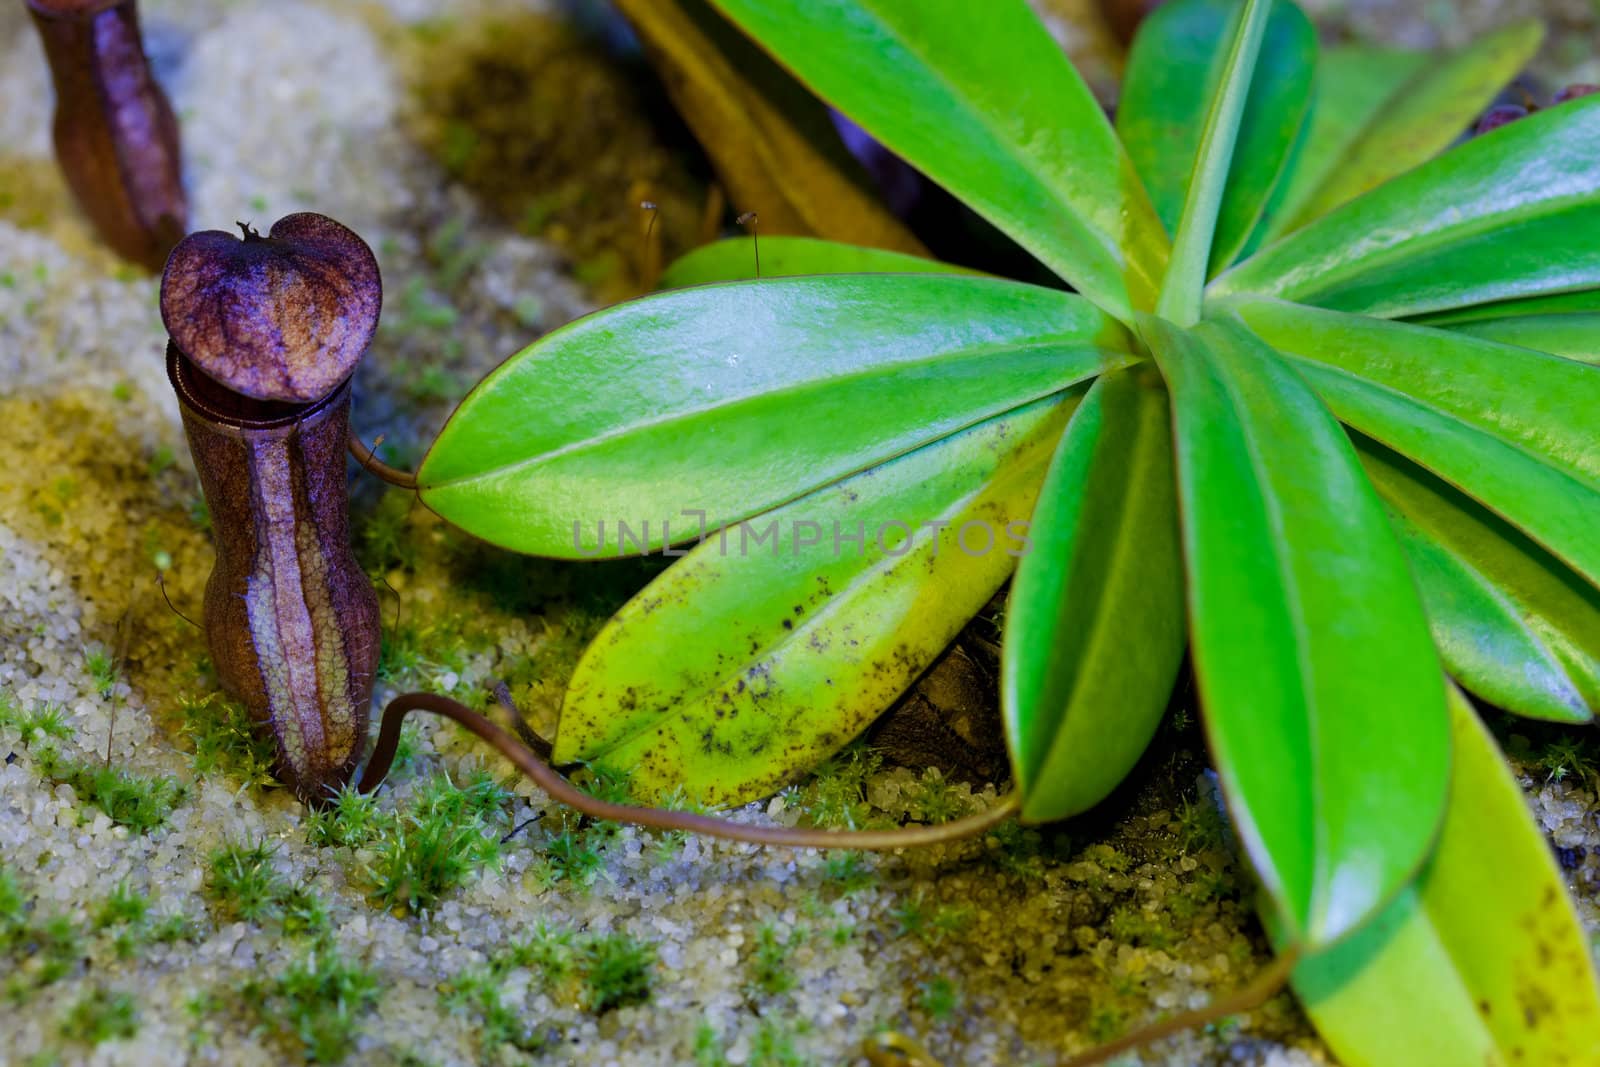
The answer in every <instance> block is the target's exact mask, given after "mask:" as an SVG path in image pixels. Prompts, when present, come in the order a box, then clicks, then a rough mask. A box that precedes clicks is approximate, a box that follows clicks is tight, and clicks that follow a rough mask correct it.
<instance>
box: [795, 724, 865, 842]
mask: <svg viewBox="0 0 1600 1067" xmlns="http://www.w3.org/2000/svg"><path fill="white" fill-rule="evenodd" d="M882 762H883V759H882V757H881V756H879V755H878V754H877V753H876V752H874V751H872V750H871V749H869V748H867V747H866V746H865V745H861V744H854V745H851V746H850V747H848V748H846V749H845V750H844V751H842V752H840V753H839V754H838V755H836V756H834V757H833V758H832V759H830V760H828V761H827V762H826V763H824V764H823V765H822V766H821V767H819V768H817V773H816V774H815V775H813V776H812V779H811V781H810V783H809V784H807V785H806V786H805V787H804V788H802V789H801V791H800V800H799V806H800V808H801V810H803V811H804V812H805V813H806V815H807V816H808V817H809V819H810V822H811V824H812V825H813V826H825V827H837V828H840V829H846V830H858V829H861V828H862V827H863V826H865V825H866V823H867V820H868V816H869V815H870V814H871V812H872V806H871V805H870V804H868V803H867V800H866V780H867V779H868V778H870V777H871V776H872V775H873V774H875V773H876V772H877V770H878V767H879V766H880V765H881V764H882Z"/></svg>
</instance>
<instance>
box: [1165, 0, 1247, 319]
mask: <svg viewBox="0 0 1600 1067" xmlns="http://www.w3.org/2000/svg"><path fill="white" fill-rule="evenodd" d="M1270 10H1271V0H1244V4H1243V6H1242V7H1240V9H1239V14H1238V18H1237V19H1236V20H1235V21H1234V23H1233V25H1232V27H1231V28H1230V32H1229V33H1228V34H1227V37H1226V41H1227V52H1226V55H1225V57H1224V59H1223V61H1222V69H1221V71H1220V73H1219V74H1218V77H1217V82H1216V85H1215V87H1214V88H1213V90H1212V92H1211V94H1210V95H1209V97H1208V103H1207V105H1206V117H1205V122H1204V124H1203V125H1202V126H1201V128H1200V141H1199V144H1198V146H1197V147H1196V148H1195V155H1194V169H1193V170H1192V171H1191V172H1190V176H1189V185H1188V189H1187V190H1186V191H1185V194H1184V200H1183V211H1182V213H1181V214H1180V215H1179V216H1178V233H1177V236H1176V237H1174V238H1173V242H1172V258H1171V260H1170V262H1169V263H1168V265H1167V274H1166V277H1165V278H1163V279H1162V282H1161V296H1160V300H1159V301H1158V302H1157V304H1156V307H1157V308H1158V309H1159V311H1160V313H1161V315H1162V317H1163V318H1167V319H1171V320H1173V321H1174V322H1177V323H1178V324H1179V325H1182V326H1190V325H1193V324H1194V323H1195V322H1196V321H1197V320H1198V319H1199V318H1200V294H1201V291H1202V290H1203V289H1204V288H1205V284H1206V279H1207V278H1208V277H1209V276H1210V274H1209V272H1208V271H1207V269H1206V268H1207V264H1209V263H1210V262H1211V252H1212V241H1213V239H1214V238H1215V236H1216V232H1217V223H1218V219H1219V213H1220V211H1221V208H1222V200H1223V195H1224V194H1225V193H1226V191H1227V188H1228V184H1229V181H1228V179H1229V168H1230V167H1231V165H1232V161H1233V154H1234V152H1233V150H1234V146H1235V145H1236V144H1237V143H1238V140H1239V125H1240V122H1241V121H1242V120H1243V117H1244V111H1245V103H1246V101H1247V100H1248V99H1249V95H1250V83H1251V81H1252V75H1253V72H1254V70H1255V67H1256V57H1257V56H1259V55H1260V53H1261V40H1262V38H1263V37H1264V36H1265V34H1266V28H1267V13H1268V12H1269V11H1270ZM1269 188H1270V185H1269Z"/></svg>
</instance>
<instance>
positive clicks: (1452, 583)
mask: <svg viewBox="0 0 1600 1067" xmlns="http://www.w3.org/2000/svg"><path fill="white" fill-rule="evenodd" d="M1357 446H1358V450H1359V451H1360V453H1361V458H1362V462H1363V464H1364V465H1365V466H1366V468H1367V474H1368V475H1369V476H1370V477H1371V478H1372V480H1373V484H1374V485H1376V486H1377V488H1378V492H1379V494H1380V495H1382V496H1383V498H1384V500H1385V502H1386V503H1387V504H1388V505H1389V508H1390V515H1391V520H1392V521H1393V522H1394V524H1395V529H1396V531H1397V532H1398V533H1399V534H1400V537H1401V541H1402V542H1403V543H1404V545H1405V548H1406V556H1407V558H1409V559H1410V561H1411V569H1412V573H1414V574H1415V575H1416V578H1417V585H1418V587H1419V589H1420V590H1421V592H1422V601H1423V606H1424V607H1425V608H1426V610H1427V612H1428V622H1429V624H1430V625H1431V627H1432V629H1433V636H1434V642H1435V644H1436V645H1437V646H1438V648H1439V654H1440V656H1441V657H1442V658H1443V659H1444V663H1445V666H1446V667H1447V668H1448V669H1449V671H1450V673H1451V674H1452V675H1454V676H1455V677H1456V679H1457V680H1459V681H1460V682H1461V684H1462V685H1464V686H1466V687H1467V688H1468V689H1470V690H1472V691H1473V692H1475V693H1477V694H1478V695H1479V696H1481V697H1483V698H1484V699H1485V700H1489V701H1491V702H1493V703H1495V704H1497V705H1499V706H1500V707H1503V708H1505V709H1506V710H1508V711H1514V712H1517V713H1518V714H1522V715H1529V716H1533V717H1535V718H1541V719H1550V720H1553V721H1558V722H1587V721H1588V720H1589V719H1590V718H1591V717H1592V716H1593V712H1594V710H1595V709H1600V590H1597V589H1595V588H1594V587H1593V586H1590V585H1588V584H1587V583H1586V582H1584V581H1583V580H1582V579H1581V578H1579V577H1578V576H1577V575H1575V574H1573V573H1572V572H1571V571H1570V570H1568V569H1567V568H1566V567H1564V566H1562V565H1561V563H1560V562H1559V561H1557V560H1555V559H1553V558H1551V557H1550V555H1549V554H1548V553H1547V552H1545V551H1543V550H1542V549H1540V548H1539V546H1537V545H1535V544H1534V543H1533V542H1531V541H1529V540H1528V539H1527V538H1526V537H1524V536H1523V535H1522V534H1521V533H1519V532H1518V531H1517V530H1516V529H1515V528H1513V527H1511V526H1510V525H1508V524H1507V523H1506V522H1505V521H1504V520H1502V519H1500V518H1499V517H1497V516H1496V515H1494V514H1493V513H1491V512H1489V511H1486V510H1485V509H1484V508H1483V507H1481V506H1480V505H1478V504H1475V503H1474V502H1473V501H1472V500H1470V499H1468V498H1467V497H1466V496H1464V495H1463V494H1462V493H1460V492H1459V491H1458V490H1456V489H1453V488H1451V487H1450V486H1449V485H1446V484H1445V483H1444V482H1441V481H1440V480H1439V479H1437V478H1435V477H1434V476H1432V475H1431V474H1429V473H1428V472H1426V471H1424V470H1422V469H1421V468H1420V467H1417V466H1416V465H1415V464H1412V463H1408V462H1406V460H1404V459H1403V458H1401V457H1400V456H1398V455H1396V454H1395V453H1393V452H1391V451H1390V450H1388V449H1386V448H1384V447H1383V446H1382V445H1378V444H1376V443H1374V442H1372V441H1369V440H1366V439H1364V438H1363V439H1360V440H1358V441H1357Z"/></svg>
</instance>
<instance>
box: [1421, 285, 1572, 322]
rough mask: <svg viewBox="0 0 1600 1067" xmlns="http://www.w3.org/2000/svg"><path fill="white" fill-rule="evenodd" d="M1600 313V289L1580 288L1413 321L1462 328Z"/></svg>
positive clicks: (1434, 313)
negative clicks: (1546, 317)
mask: <svg viewBox="0 0 1600 1067" xmlns="http://www.w3.org/2000/svg"><path fill="white" fill-rule="evenodd" d="M1591 311H1600V289H1579V290H1577V291H1575V292H1570V293H1550V294H1547V295H1545V296H1530V297H1526V298H1524V299H1521V300H1492V301H1490V302H1489V303H1487V304H1470V305H1468V306H1466V307H1459V308H1451V309H1449V310H1448V311H1431V312H1428V313H1427V314H1425V315H1418V316H1416V317H1415V318H1413V319H1411V320H1410V321H1411V322H1415V323H1417V324H1418V325H1421V326H1461V325H1465V324H1469V323H1477V322H1489V321H1493V320H1496V319H1521V318H1538V317H1543V316H1547V315H1548V316H1555V315H1571V314H1580V313H1586V312H1591Z"/></svg>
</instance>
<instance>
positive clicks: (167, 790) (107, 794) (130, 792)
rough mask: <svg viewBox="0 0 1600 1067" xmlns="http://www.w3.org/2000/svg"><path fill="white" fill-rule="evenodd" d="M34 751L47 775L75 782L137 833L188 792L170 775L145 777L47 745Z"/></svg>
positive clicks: (164, 816)
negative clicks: (80, 757)
mask: <svg viewBox="0 0 1600 1067" xmlns="http://www.w3.org/2000/svg"><path fill="white" fill-rule="evenodd" d="M34 755H35V758H36V760H37V762H38V766H39V769H40V771H42V772H43V773H44V775H45V777H47V778H50V779H52V780H53V781H55V782H57V783H58V784H62V783H64V784H66V785H70V786H72V788H73V789H74V790H76V791H77V793H78V796H79V797H81V798H82V799H83V800H84V801H86V802H87V803H90V804H93V805H95V806H96V807H98V808H99V809H100V810H101V811H103V812H105V814H106V816H107V817H108V818H109V819H110V820H111V821H112V822H114V823H116V824H117V825H119V826H126V827H127V828H128V829H130V830H132V831H133V832H134V833H136V834H145V833H149V832H150V831H151V830H154V829H155V828H156V827H158V826H160V825H162V824H163V823H165V822H166V821H167V816H169V815H171V814H172V810H173V809H174V808H175V807H177V806H178V804H179V803H181V802H182V800H183V799H184V797H185V796H186V795H187V794H188V790H187V789H186V788H185V787H184V785H183V784H182V783H181V782H179V781H178V780H177V779H176V778H172V777H169V776H167V775H157V776H154V777H150V778H144V777H140V776H139V775H136V774H133V773H131V772H129V771H125V770H123V769H122V768H120V767H106V766H104V765H100V764H89V763H81V762H79V761H77V760H74V759H69V758H67V757H65V756H62V755H61V754H60V753H59V752H57V751H56V750H55V749H54V748H52V747H48V746H46V747H41V748H40V749H39V750H37V751H36V752H35V753H34Z"/></svg>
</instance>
